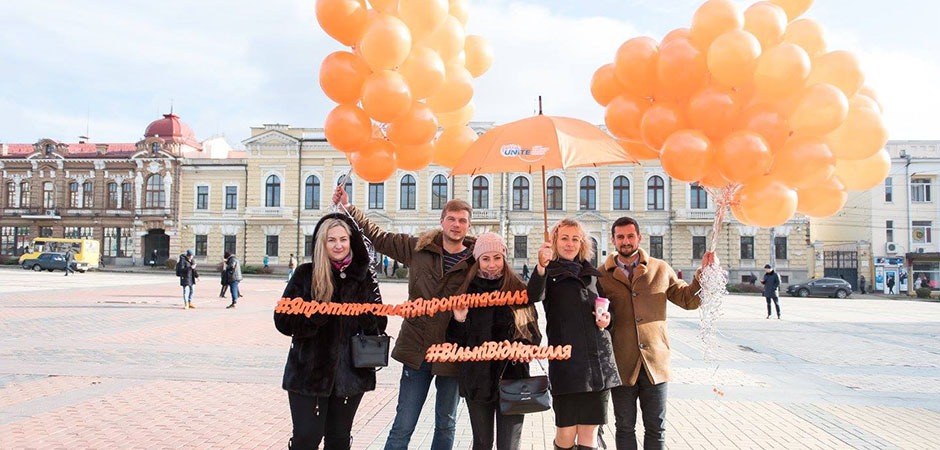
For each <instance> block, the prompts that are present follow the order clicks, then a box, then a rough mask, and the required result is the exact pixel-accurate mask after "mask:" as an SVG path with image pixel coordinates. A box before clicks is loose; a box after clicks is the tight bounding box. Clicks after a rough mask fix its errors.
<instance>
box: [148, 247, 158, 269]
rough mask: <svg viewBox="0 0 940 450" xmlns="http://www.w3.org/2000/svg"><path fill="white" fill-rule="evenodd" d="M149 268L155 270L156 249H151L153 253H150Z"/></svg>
mask: <svg viewBox="0 0 940 450" xmlns="http://www.w3.org/2000/svg"><path fill="white" fill-rule="evenodd" d="M150 268H151V269H156V268H157V249H153V251H152V252H150Z"/></svg>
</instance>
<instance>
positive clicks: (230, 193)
mask: <svg viewBox="0 0 940 450" xmlns="http://www.w3.org/2000/svg"><path fill="white" fill-rule="evenodd" d="M225 209H227V210H234V209H238V186H225Z"/></svg>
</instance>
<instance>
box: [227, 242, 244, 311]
mask: <svg viewBox="0 0 940 450" xmlns="http://www.w3.org/2000/svg"><path fill="white" fill-rule="evenodd" d="M223 256H224V258H225V270H227V271H228V282H229V285H228V286H229V290H230V291H231V294H232V303H231V304H229V305H228V306H226V307H225V308H226V309H231V308H234V307H235V305H236V304H237V303H238V299H239V298H241V297H242V295H241V294H240V293H239V291H238V284H239V283H240V282H241V281H242V264H241V262H239V261H238V258H236V257H235V255H233V254H231V253H229V252H225V254H224V255H223Z"/></svg>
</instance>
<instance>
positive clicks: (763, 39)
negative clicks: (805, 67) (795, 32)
mask: <svg viewBox="0 0 940 450" xmlns="http://www.w3.org/2000/svg"><path fill="white" fill-rule="evenodd" d="M744 29H745V30H746V31H748V32H749V33H751V34H753V35H754V37H756V38H757V41H758V42H760V46H761V48H762V49H764V50H767V49H769V48H770V47H773V46H774V45H777V44H779V43H780V40H781V39H782V38H783V31H784V30H786V29H787V13H786V12H785V11H784V10H783V8H781V7H780V6H778V5H776V4H774V3H771V2H769V1H762V2H757V3H755V4H753V5H751V6H749V7H748V8H747V9H746V10H744Z"/></svg>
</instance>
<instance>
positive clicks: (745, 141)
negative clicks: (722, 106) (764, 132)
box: [715, 131, 773, 183]
mask: <svg viewBox="0 0 940 450" xmlns="http://www.w3.org/2000/svg"><path fill="white" fill-rule="evenodd" d="M715 152H716V154H717V161H718V167H719V170H720V171H721V174H722V176H724V177H725V178H727V179H728V180H729V181H732V182H735V183H744V182H746V181H747V180H749V179H751V178H754V177H757V176H761V175H765V174H766V173H767V172H768V171H769V170H770V165H771V163H772V162H773V155H772V154H771V153H770V148H769V147H768V145H767V141H765V140H764V138H763V137H762V136H761V135H760V134H757V133H755V132H753V131H737V132H734V133H731V134H730V135H728V137H726V138H725V139H724V140H723V141H721V144H719V145H718V146H717V148H716V149H715Z"/></svg>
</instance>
